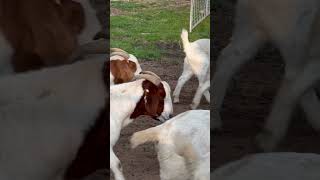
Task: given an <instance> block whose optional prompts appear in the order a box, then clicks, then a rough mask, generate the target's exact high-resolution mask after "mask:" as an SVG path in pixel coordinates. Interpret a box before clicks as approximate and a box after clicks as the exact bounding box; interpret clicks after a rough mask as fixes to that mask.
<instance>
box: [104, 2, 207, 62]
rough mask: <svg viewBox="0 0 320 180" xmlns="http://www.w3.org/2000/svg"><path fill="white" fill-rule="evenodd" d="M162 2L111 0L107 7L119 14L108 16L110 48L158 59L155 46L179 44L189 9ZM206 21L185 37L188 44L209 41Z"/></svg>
mask: <svg viewBox="0 0 320 180" xmlns="http://www.w3.org/2000/svg"><path fill="white" fill-rule="evenodd" d="M169 5H170V4H169V2H167V1H164V3H143V4H142V3H136V2H123V1H116V2H115V1H111V7H112V8H116V9H119V10H121V12H123V14H120V15H117V16H111V19H110V23H111V26H110V27H111V28H110V32H111V35H110V38H111V40H110V41H111V47H119V48H123V49H125V50H126V51H128V52H130V53H132V54H135V55H136V56H137V57H138V58H139V59H149V60H150V59H153V60H154V59H160V57H161V55H162V53H164V52H162V51H163V49H161V48H159V46H158V45H157V44H159V43H164V44H165V43H179V42H180V33H181V29H182V28H186V29H188V27H189V8H190V7H189V6H183V7H174V6H169ZM209 36H210V19H209V17H208V18H207V19H206V20H205V21H204V22H202V23H201V24H200V25H199V26H198V27H196V29H195V31H193V32H192V33H191V34H189V38H190V40H191V41H193V40H196V39H199V38H209Z"/></svg>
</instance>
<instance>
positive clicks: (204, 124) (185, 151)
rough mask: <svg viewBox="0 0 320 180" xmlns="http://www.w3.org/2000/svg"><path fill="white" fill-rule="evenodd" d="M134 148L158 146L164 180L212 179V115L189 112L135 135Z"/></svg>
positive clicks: (132, 142) (200, 111)
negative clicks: (144, 144)
mask: <svg viewBox="0 0 320 180" xmlns="http://www.w3.org/2000/svg"><path fill="white" fill-rule="evenodd" d="M130 141H131V145H132V147H133V148H135V147H137V146H138V145H140V144H143V143H146V142H158V144H157V145H156V147H157V151H158V160H159V163H160V177H161V180H191V179H192V180H209V179H210V112H209V111H208V110H190V111H187V112H184V113H181V114H179V115H177V116H175V117H173V118H171V119H170V120H168V121H166V122H165V123H163V124H161V125H159V126H156V127H152V128H149V129H146V130H143V131H139V132H136V133H134V134H133V136H132V137H131V140H130Z"/></svg>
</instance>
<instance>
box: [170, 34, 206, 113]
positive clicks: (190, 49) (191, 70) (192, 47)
mask: <svg viewBox="0 0 320 180" xmlns="http://www.w3.org/2000/svg"><path fill="white" fill-rule="evenodd" d="M181 39H182V43H183V50H184V52H185V53H186V57H185V58H184V63H183V72H182V74H181V76H180V77H179V80H178V83H177V86H176V88H175V90H174V92H173V102H174V103H178V102H179V96H180V92H181V89H182V87H183V85H184V84H185V83H186V82H187V81H188V80H189V79H190V78H191V77H192V75H196V76H197V78H198V81H199V86H198V89H197V91H196V95H195V96H194V98H193V101H192V104H191V108H192V109H196V108H197V106H198V105H199V103H200V100H201V97H202V94H204V96H205V98H206V100H207V101H208V102H210V93H209V90H208V89H206V90H205V91H204V92H203V93H201V94H199V93H200V92H199V91H200V89H201V88H202V86H203V84H205V83H206V82H210V39H199V40H197V41H194V42H192V43H190V42H189V39H188V31H187V30H185V29H183V30H182V33H181Z"/></svg>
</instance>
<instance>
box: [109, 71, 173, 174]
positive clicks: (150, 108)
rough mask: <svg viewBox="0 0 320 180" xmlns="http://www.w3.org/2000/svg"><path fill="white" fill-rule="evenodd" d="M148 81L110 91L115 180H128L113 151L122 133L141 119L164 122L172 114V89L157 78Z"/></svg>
mask: <svg viewBox="0 0 320 180" xmlns="http://www.w3.org/2000/svg"><path fill="white" fill-rule="evenodd" d="M140 76H145V74H143V75H140ZM146 79H148V80H149V81H146V80H137V81H134V82H129V83H123V84H119V85H113V86H111V87H110V112H111V114H110V168H111V170H112V171H113V173H114V176H115V179H116V180H124V179H125V178H124V175H123V173H122V168H121V164H120V161H119V159H118V158H117V156H116V155H115V153H114V151H113V146H114V145H115V144H116V142H117V141H118V139H119V136H120V131H121V129H122V128H124V127H125V126H127V125H128V124H129V123H131V122H132V121H133V120H134V119H135V118H137V117H138V116H140V115H148V116H151V117H153V118H154V119H158V120H160V121H165V120H167V119H169V118H170V116H171V114H172V112H173V109H172V101H171V95H170V86H169V85H168V84H167V83H166V82H165V81H160V79H157V78H156V79H155V76H152V78H150V77H149V78H148V77H146ZM119 107H121V108H119Z"/></svg>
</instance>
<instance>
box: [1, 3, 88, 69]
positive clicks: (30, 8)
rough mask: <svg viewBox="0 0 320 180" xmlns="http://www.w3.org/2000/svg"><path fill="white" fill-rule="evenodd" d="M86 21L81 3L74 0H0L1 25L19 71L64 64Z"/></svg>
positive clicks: (74, 46) (75, 44)
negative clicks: (58, 2) (60, 0)
mask: <svg viewBox="0 0 320 180" xmlns="http://www.w3.org/2000/svg"><path fill="white" fill-rule="evenodd" d="M84 24H85V18H84V11H83V8H82V6H81V5H80V4H79V3H77V2H74V1H72V0H62V5H58V4H56V3H55V2H54V0H28V1H23V0H0V28H1V31H2V32H3V34H4V35H5V37H6V39H7V40H8V41H9V43H10V44H11V46H12V47H13V49H14V50H15V51H16V52H15V58H14V59H15V60H14V61H15V62H14V66H15V69H18V70H21V69H22V70H25V69H29V68H28V66H30V69H33V68H39V67H41V66H44V65H45V66H49V65H58V64H63V63H65V62H64V61H65V60H66V59H67V57H69V56H70V55H71V53H72V51H73V50H74V49H75V48H76V46H77V45H78V44H77V34H79V33H80V32H81V30H82V29H83V27H84ZM24 57H25V58H24ZM33 58H35V59H36V60H34V61H33V60H32V59H33ZM21 66H24V67H21Z"/></svg>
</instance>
